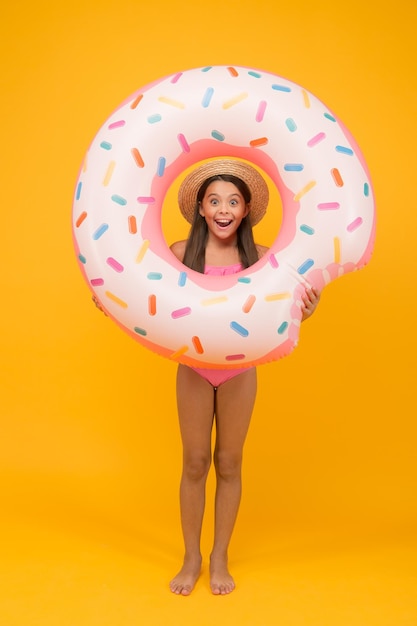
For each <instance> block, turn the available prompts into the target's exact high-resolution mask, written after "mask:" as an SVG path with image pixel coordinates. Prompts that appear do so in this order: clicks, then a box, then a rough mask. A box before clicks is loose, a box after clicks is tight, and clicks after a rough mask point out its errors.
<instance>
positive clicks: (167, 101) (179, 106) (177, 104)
mask: <svg viewBox="0 0 417 626" xmlns="http://www.w3.org/2000/svg"><path fill="white" fill-rule="evenodd" d="M158 100H159V102H163V103H164V104H169V105H171V106H172V107H176V108H177V109H185V104H183V103H182V102H178V100H172V99H171V98H165V96H160V98H158Z"/></svg>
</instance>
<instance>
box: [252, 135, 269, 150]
mask: <svg viewBox="0 0 417 626" xmlns="http://www.w3.org/2000/svg"><path fill="white" fill-rule="evenodd" d="M267 143H268V137H259V138H258V139H252V141H250V142H249V145H250V146H252V148H256V147H257V146H265V145H266V144H267Z"/></svg>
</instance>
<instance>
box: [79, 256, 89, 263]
mask: <svg viewBox="0 0 417 626" xmlns="http://www.w3.org/2000/svg"><path fill="white" fill-rule="evenodd" d="M78 258H79V260H80V261H81V263H84V264H85V263H87V259H86V258H85V256H83V255H82V254H79V255H78Z"/></svg>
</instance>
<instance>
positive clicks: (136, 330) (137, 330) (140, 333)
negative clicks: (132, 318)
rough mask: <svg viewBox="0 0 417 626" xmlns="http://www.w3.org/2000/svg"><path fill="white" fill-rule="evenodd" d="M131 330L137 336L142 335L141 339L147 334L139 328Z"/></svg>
mask: <svg viewBox="0 0 417 626" xmlns="http://www.w3.org/2000/svg"><path fill="white" fill-rule="evenodd" d="M133 330H134V331H135V333H137V334H138V335H142V337H145V336H146V335H147V334H148V333H147V332H146V330H145V329H144V328H139V326H135V328H134V329H133Z"/></svg>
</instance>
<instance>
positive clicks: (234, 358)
mask: <svg viewBox="0 0 417 626" xmlns="http://www.w3.org/2000/svg"><path fill="white" fill-rule="evenodd" d="M244 358H245V355H244V354H228V355H227V356H226V361H241V360H242V359H244Z"/></svg>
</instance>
